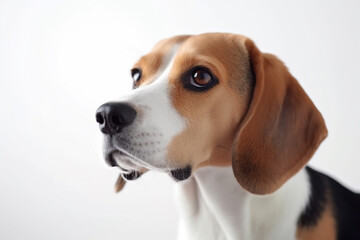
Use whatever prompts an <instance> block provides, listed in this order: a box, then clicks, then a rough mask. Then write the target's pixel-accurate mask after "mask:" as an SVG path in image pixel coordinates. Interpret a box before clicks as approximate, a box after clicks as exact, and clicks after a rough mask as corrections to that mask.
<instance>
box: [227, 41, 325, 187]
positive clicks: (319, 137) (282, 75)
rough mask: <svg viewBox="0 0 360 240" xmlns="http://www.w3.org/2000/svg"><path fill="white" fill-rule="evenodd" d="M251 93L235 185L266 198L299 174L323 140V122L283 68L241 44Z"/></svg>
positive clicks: (236, 152) (236, 154)
mask: <svg viewBox="0 0 360 240" xmlns="http://www.w3.org/2000/svg"><path fill="white" fill-rule="evenodd" d="M245 45H246V48H247V50H248V53H249V58H250V61H251V66H252V70H253V74H254V77H255V87H254V91H253V96H252V100H251V104H250V107H249V110H248V112H247V114H246V116H245V118H244V120H243V121H242V123H241V126H240V127H239V132H238V134H237V136H236V139H235V142H234V146H233V156H232V167H233V171H234V174H235V177H236V179H237V181H238V182H239V183H240V185H241V186H242V187H243V188H245V189H246V190H248V191H249V192H251V193H255V194H268V193H272V192H274V191H275V190H277V189H278V188H279V187H280V186H282V184H284V183H285V182H286V180H288V179H289V178H290V177H292V176H293V175H294V174H295V173H296V172H297V171H299V170H300V169H301V168H302V167H303V166H304V165H305V164H306V162H307V161H308V160H309V159H310V158H311V156H312V155H313V154H314V152H315V150H316V149H317V148H318V146H319V144H320V143H321V142H322V141H323V140H324V139H325V138H326V136H327V129H326V126H325V122H324V119H323V118H322V116H321V114H320V112H319V111H318V110H317V109H316V107H315V106H314V104H313V103H312V102H311V100H310V99H309V97H308V96H307V95H306V93H305V92H304V90H303V89H302V88H301V86H300V85H299V83H298V82H297V81H296V79H295V78H294V77H293V76H292V75H291V74H290V73H289V72H288V70H287V68H286V67H285V65H284V64H283V63H282V62H281V61H280V60H279V59H277V58H276V57H275V56H273V55H270V54H263V53H261V52H260V51H259V50H258V49H257V47H256V46H255V44H254V43H253V42H252V41H251V40H249V39H247V40H246V41H245Z"/></svg>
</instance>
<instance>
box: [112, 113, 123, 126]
mask: <svg viewBox="0 0 360 240" xmlns="http://www.w3.org/2000/svg"><path fill="white" fill-rule="evenodd" d="M110 121H111V123H112V124H113V125H114V126H120V125H121V124H122V121H121V118H120V117H119V116H117V115H112V116H111V118H110Z"/></svg>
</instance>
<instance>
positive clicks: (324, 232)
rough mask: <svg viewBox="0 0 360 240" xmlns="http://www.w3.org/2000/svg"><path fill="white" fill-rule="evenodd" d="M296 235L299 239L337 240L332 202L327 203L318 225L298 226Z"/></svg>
mask: <svg viewBox="0 0 360 240" xmlns="http://www.w3.org/2000/svg"><path fill="white" fill-rule="evenodd" d="M296 237H297V239H298V240H321V239H326V240H335V239H336V222H335V219H334V214H333V211H332V206H331V203H330V202H328V203H327V205H326V207H325V209H324V212H323V213H322V215H321V218H320V219H319V220H318V223H317V225H316V226H314V227H302V228H298V230H297V233H296Z"/></svg>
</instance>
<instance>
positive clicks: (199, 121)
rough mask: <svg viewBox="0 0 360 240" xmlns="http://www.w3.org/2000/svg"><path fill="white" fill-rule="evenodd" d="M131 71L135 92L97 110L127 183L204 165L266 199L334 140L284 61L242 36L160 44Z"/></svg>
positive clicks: (110, 156)
mask: <svg viewBox="0 0 360 240" xmlns="http://www.w3.org/2000/svg"><path fill="white" fill-rule="evenodd" d="M131 74H132V78H133V81H134V90H132V91H131V92H130V93H129V94H128V95H126V96H122V97H121V98H119V99H118V100H117V101H114V102H109V103H105V104H104V105H102V106H100V107H99V109H98V110H97V113H96V119H97V122H98V123H99V125H100V129H101V131H102V132H103V133H104V154H105V159H106V161H107V162H108V163H109V164H111V165H112V166H118V167H120V169H121V170H122V176H123V177H124V178H126V179H134V178H136V177H137V176H140V174H142V173H144V172H145V171H147V170H159V171H164V172H168V173H169V174H170V175H172V176H173V177H174V178H175V179H176V180H184V179H187V178H188V177H190V176H191V174H192V172H194V171H196V169H198V168H200V167H202V166H207V165H213V166H230V165H232V168H233V172H234V175H235V177H236V179H237V181H238V182H239V184H240V185H241V186H242V187H243V188H245V189H246V190H248V191H250V192H252V193H256V194H267V193H271V192H273V191H275V190H276V189H278V188H279V187H280V186H281V185H282V184H283V183H284V182H285V181H286V180H287V179H289V178H290V177H291V176H293V175H294V174H295V173H296V172H297V171H299V170H300V169H301V168H302V167H303V166H304V165H305V164H306V162H307V161H308V160H309V159H310V158H311V156H312V155H313V153H314V152H315V150H316V149H317V147H318V146H319V144H320V143H321V141H322V140H323V139H324V138H325V137H326V135H327V130H326V126H325V123H324V120H323V118H322V116H321V114H320V113H319V111H318V110H317V109H316V107H315V106H314V104H313V103H312V102H311V100H310V99H309V97H308V96H307V95H306V93H305V92H304V90H303V89H302V88H301V87H300V85H299V84H298V82H297V81H296V79H295V78H294V77H293V76H292V75H291V74H290V73H289V72H288V70H287V68H286V67H285V66H284V64H283V63H282V62H281V61H280V60H279V59H277V58H276V57H275V56H273V55H270V54H264V53H261V52H260V51H259V50H258V48H257V47H256V46H255V44H254V43H253V42H252V41H251V40H250V39H248V38H246V37H244V36H241V35H234V34H219V33H211V34H202V35H197V36H177V37H173V38H169V39H166V40H163V41H161V42H159V43H158V44H157V45H156V46H155V47H154V49H153V50H152V51H151V52H150V53H149V54H147V55H145V56H143V57H142V58H140V60H139V61H138V62H137V63H136V64H135V65H134V67H133V69H132V70H131ZM121 180H122V178H120V181H119V183H118V185H119V186H122V185H123V181H121Z"/></svg>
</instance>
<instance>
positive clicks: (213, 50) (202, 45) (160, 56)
mask: <svg viewBox="0 0 360 240" xmlns="http://www.w3.org/2000/svg"><path fill="white" fill-rule="evenodd" d="M247 39H248V38H247V37H245V36H242V35H235V34H227V33H207V34H200V35H179V36H174V37H171V38H167V39H164V40H161V41H160V42H158V43H157V44H156V45H155V46H154V48H153V49H152V50H151V51H150V52H149V53H148V54H146V55H144V56H143V57H141V58H140V60H139V61H138V62H137V63H136V64H135V65H139V64H141V63H143V64H153V65H156V66H158V67H160V65H161V63H162V61H163V60H164V58H165V57H166V56H167V55H168V54H169V53H170V52H171V51H172V50H173V48H174V47H175V46H178V47H179V48H178V49H179V54H178V55H181V54H183V55H184V54H186V55H188V56H191V55H198V56H201V55H203V56H209V57H216V58H228V57H229V56H231V55H232V54H233V53H234V48H244V43H245V41H246V40H247ZM231 53H232V54H231Z"/></svg>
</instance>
